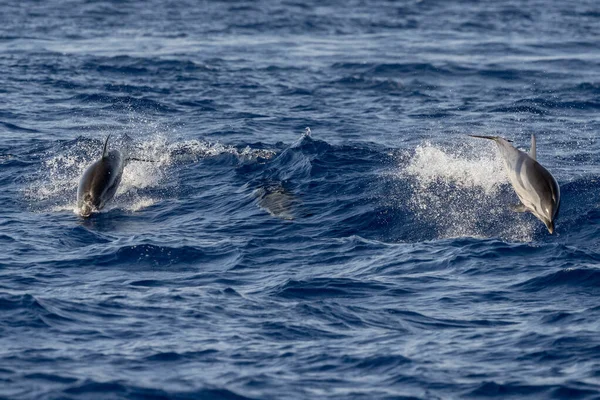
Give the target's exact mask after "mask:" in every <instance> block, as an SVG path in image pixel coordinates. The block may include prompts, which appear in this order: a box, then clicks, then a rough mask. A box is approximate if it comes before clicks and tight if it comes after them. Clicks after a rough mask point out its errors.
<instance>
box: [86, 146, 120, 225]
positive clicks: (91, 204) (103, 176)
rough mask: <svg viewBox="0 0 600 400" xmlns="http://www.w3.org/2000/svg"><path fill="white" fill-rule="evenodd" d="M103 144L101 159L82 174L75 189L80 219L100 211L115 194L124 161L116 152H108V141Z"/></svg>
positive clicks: (118, 152)
mask: <svg viewBox="0 0 600 400" xmlns="http://www.w3.org/2000/svg"><path fill="white" fill-rule="evenodd" d="M109 138H110V135H108V137H107V138H106V141H105V142H104V149H103V150H102V158H100V159H99V160H97V161H95V162H94V163H93V164H92V165H90V166H89V167H88V168H87V169H86V170H85V172H84V173H83V175H82V177H81V180H80V181H79V188H78V189H77V209H78V210H79V214H80V215H81V216H82V217H89V216H90V215H91V213H92V212H94V211H98V210H101V209H102V208H103V207H104V205H105V204H106V203H107V202H109V201H110V200H111V199H112V198H113V197H114V195H115V193H116V192H117V188H118V187H119V183H121V177H122V176H123V167H124V164H125V161H124V160H123V156H122V155H121V152H120V151H118V150H111V151H108V139H109Z"/></svg>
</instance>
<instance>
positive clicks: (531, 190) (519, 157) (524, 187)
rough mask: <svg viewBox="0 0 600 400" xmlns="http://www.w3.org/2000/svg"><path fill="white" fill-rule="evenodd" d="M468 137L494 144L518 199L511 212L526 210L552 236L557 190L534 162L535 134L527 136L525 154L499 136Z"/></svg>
mask: <svg viewBox="0 0 600 400" xmlns="http://www.w3.org/2000/svg"><path fill="white" fill-rule="evenodd" d="M470 136H472V137H475V138H481V139H489V140H493V141H494V142H496V145H498V149H499V150H500V154H501V155H502V158H503V159H504V166H505V169H506V173H507V175H508V179H509V181H510V183H511V185H512V187H513V189H514V190H515V192H516V193H517V196H518V197H519V200H521V204H518V205H516V206H514V207H513V210H514V211H517V212H526V211H530V212H531V213H532V214H533V215H535V216H536V217H537V218H538V219H539V220H540V221H542V222H543V223H544V224H545V225H546V228H548V232H550V234H552V233H554V221H555V220H556V218H557V217H558V209H559V207H560V187H559V186H558V183H557V182H556V179H554V177H553V176H552V174H551V173H550V172H548V170H547V169H546V168H544V167H543V166H542V165H541V164H540V163H539V162H537V160H536V149H535V147H536V141H535V135H531V149H530V150H529V154H527V153H525V152H524V151H521V150H518V149H516V148H515V147H513V145H511V144H510V143H509V142H508V141H507V140H506V139H503V138H501V137H499V136H478V135H470Z"/></svg>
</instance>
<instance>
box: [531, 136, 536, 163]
mask: <svg viewBox="0 0 600 400" xmlns="http://www.w3.org/2000/svg"><path fill="white" fill-rule="evenodd" d="M535 153H536V151H535V135H534V134H533V133H532V134H531V149H529V157H531V158H533V159H534V160H535Z"/></svg>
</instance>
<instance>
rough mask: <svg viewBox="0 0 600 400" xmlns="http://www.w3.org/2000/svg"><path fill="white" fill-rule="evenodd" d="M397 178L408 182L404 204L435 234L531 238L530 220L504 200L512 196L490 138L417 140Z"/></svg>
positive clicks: (509, 199) (533, 226)
mask: <svg viewBox="0 0 600 400" xmlns="http://www.w3.org/2000/svg"><path fill="white" fill-rule="evenodd" d="M399 178H400V179H403V180H406V181H407V182H409V187H410V191H411V193H410V199H409V204H408V206H409V208H410V209H412V211H413V212H414V213H415V214H416V215H417V217H418V218H419V219H420V220H421V221H423V222H425V223H427V224H433V225H435V226H436V229H437V234H438V237H437V238H439V239H441V238H455V237H465V236H469V237H501V238H503V239H505V240H510V241H530V240H531V239H532V235H533V231H534V228H535V225H534V222H533V221H532V219H531V218H527V217H526V216H523V215H519V214H516V213H514V212H512V211H510V210H509V205H510V204H509V203H507V202H510V201H513V202H515V203H516V201H517V198H516V196H514V195H513V193H512V188H510V186H509V182H508V178H507V176H506V173H505V172H504V166H503V162H502V159H501V157H500V155H499V154H498V153H497V151H496V148H495V146H493V145H492V143H483V142H481V143H480V142H475V141H473V142H472V143H470V142H465V143H462V144H460V143H459V144H456V145H452V146H448V145H440V144H432V143H423V144H422V145H420V146H418V147H417V148H416V150H415V151H414V154H412V155H410V156H409V157H408V163H407V164H406V165H405V167H404V168H403V169H402V170H401V172H400V174H399Z"/></svg>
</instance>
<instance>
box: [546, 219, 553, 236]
mask: <svg viewBox="0 0 600 400" xmlns="http://www.w3.org/2000/svg"><path fill="white" fill-rule="evenodd" d="M546 228H548V232H550V234H551V235H552V234H553V233H554V221H550V222H548V223H546Z"/></svg>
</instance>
